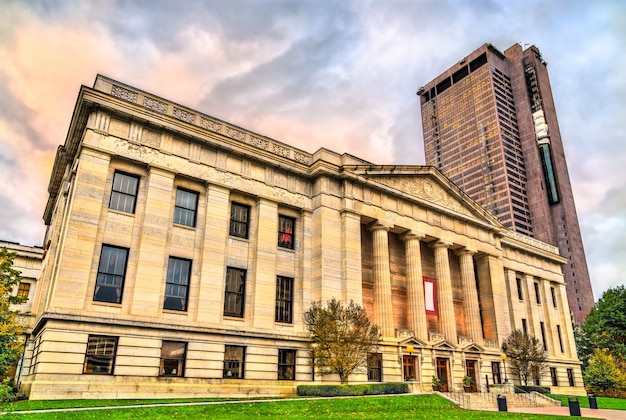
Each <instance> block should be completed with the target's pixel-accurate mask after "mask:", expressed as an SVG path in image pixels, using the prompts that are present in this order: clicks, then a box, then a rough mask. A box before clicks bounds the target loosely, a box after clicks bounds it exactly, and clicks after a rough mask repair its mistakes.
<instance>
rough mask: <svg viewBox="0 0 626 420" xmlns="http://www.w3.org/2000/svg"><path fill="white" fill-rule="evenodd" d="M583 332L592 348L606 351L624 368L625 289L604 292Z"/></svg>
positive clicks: (625, 354)
mask: <svg viewBox="0 0 626 420" xmlns="http://www.w3.org/2000/svg"><path fill="white" fill-rule="evenodd" d="M583 331H584V332H585V334H586V336H587V337H588V339H589V341H590V342H591V345H592V347H593V348H598V349H603V350H606V351H607V352H608V353H609V354H610V355H612V356H613V358H614V359H615V360H616V362H617V363H618V365H621V366H622V367H626V287H625V286H618V287H615V288H611V289H608V290H606V291H605V292H604V293H603V294H602V297H601V298H600V300H598V302H596V304H595V305H594V307H593V308H591V311H590V312H589V315H587V319H585V323H584V325H583Z"/></svg>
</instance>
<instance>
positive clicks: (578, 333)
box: [574, 325, 594, 372]
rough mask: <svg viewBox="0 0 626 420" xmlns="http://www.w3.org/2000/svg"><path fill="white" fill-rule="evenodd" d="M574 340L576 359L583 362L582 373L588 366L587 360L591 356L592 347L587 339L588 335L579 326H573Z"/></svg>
mask: <svg viewBox="0 0 626 420" xmlns="http://www.w3.org/2000/svg"><path fill="white" fill-rule="evenodd" d="M574 340H575V341H576V353H578V359H580V361H581V362H583V366H582V367H583V372H584V371H585V369H587V366H588V365H589V358H590V357H591V356H592V355H593V351H594V346H593V344H592V343H591V340H590V339H589V335H588V334H587V333H586V332H585V330H584V329H583V328H582V326H580V325H574Z"/></svg>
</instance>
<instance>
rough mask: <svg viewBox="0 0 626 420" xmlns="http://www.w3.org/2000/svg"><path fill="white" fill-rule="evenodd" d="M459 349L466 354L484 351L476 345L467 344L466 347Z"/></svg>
mask: <svg viewBox="0 0 626 420" xmlns="http://www.w3.org/2000/svg"><path fill="white" fill-rule="evenodd" d="M461 348H462V349H463V351H465V352H466V353H483V352H484V351H485V349H484V348H482V347H481V346H479V345H478V344H476V343H469V344H467V345H466V346H461Z"/></svg>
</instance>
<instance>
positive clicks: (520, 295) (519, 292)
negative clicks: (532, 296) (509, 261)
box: [515, 277, 524, 301]
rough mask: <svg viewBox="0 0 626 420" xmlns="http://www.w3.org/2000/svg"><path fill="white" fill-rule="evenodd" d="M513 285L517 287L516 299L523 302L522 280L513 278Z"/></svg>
mask: <svg viewBox="0 0 626 420" xmlns="http://www.w3.org/2000/svg"><path fill="white" fill-rule="evenodd" d="M515 283H516V285H517V298H518V299H519V300H520V301H523V300H524V291H523V289H522V279H521V278H519V277H515Z"/></svg>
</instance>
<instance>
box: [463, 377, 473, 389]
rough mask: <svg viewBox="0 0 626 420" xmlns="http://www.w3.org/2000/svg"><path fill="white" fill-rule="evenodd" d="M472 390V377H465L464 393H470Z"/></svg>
mask: <svg viewBox="0 0 626 420" xmlns="http://www.w3.org/2000/svg"><path fill="white" fill-rule="evenodd" d="M471 389H472V377H471V376H467V375H465V376H464V377H463V391H465V392H470V391H471Z"/></svg>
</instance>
